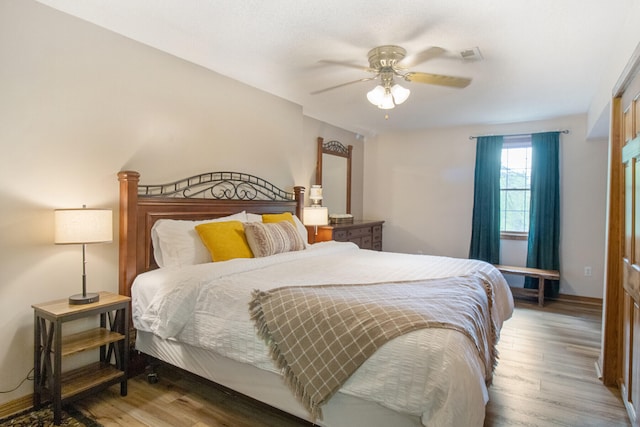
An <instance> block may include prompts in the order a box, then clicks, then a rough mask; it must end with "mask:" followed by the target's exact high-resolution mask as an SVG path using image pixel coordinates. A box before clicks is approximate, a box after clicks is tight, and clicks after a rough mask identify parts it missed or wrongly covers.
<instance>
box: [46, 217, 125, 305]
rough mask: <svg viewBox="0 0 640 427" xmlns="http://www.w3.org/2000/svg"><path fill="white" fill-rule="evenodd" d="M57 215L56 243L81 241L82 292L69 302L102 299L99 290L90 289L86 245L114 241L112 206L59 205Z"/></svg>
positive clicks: (87, 302) (70, 243) (76, 303)
mask: <svg viewBox="0 0 640 427" xmlns="http://www.w3.org/2000/svg"><path fill="white" fill-rule="evenodd" d="M54 218H55V239H54V241H55V244H56V245H77V244H81V245H82V293H81V294H76V295H72V296H70V297H69V304H72V305H78V304H90V303H93V302H97V301H99V299H100V295H99V294H96V293H87V272H86V264H87V260H86V246H87V244H89V243H110V242H112V241H113V215H112V212H111V209H86V208H85V207H83V208H82V209H56V210H55V211H54Z"/></svg>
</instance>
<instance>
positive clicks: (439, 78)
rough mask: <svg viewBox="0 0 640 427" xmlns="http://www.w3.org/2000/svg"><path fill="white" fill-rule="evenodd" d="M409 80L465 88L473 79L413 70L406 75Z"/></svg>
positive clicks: (405, 77)
mask: <svg viewBox="0 0 640 427" xmlns="http://www.w3.org/2000/svg"><path fill="white" fill-rule="evenodd" d="M403 77H404V79H405V80H406V81H408V82H416V83H427V84H430V85H439V86H450V87H458V88H463V87H467V86H469V83H471V79H467V78H464V77H454V76H444V75H442V74H430V73H418V72H415V73H414V72H411V73H407V74H405V75H404V76H403Z"/></svg>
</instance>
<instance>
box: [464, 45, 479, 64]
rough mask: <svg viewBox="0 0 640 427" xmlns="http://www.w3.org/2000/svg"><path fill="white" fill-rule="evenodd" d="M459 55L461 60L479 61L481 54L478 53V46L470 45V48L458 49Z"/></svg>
mask: <svg viewBox="0 0 640 427" xmlns="http://www.w3.org/2000/svg"><path fill="white" fill-rule="evenodd" d="M460 57H461V58H462V60H463V61H468V62H473V61H481V60H482V54H481V53H480V48H479V47H477V46H476V47H472V48H471V49H465V50H462V51H460Z"/></svg>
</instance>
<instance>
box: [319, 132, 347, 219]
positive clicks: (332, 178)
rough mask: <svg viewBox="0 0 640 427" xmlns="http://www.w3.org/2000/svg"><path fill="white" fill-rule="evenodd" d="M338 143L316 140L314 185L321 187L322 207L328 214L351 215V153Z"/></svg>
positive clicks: (321, 139)
mask: <svg viewBox="0 0 640 427" xmlns="http://www.w3.org/2000/svg"><path fill="white" fill-rule="evenodd" d="M352 151H353V146H352V145H349V146H347V147H345V146H344V145H343V144H342V143H341V142H339V141H328V142H326V143H325V142H324V139H323V138H318V159H317V162H316V184H317V185H322V197H323V200H322V205H323V206H326V207H327V208H329V214H344V213H347V214H350V213H351V152H352Z"/></svg>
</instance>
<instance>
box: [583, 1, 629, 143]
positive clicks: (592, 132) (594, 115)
mask: <svg viewBox="0 0 640 427" xmlns="http://www.w3.org/2000/svg"><path fill="white" fill-rule="evenodd" d="M639 19H640V2H634V3H633V4H632V5H631V6H630V7H629V10H628V11H627V13H626V19H625V21H624V22H621V23H620V26H619V27H618V28H619V33H618V34H617V40H616V43H614V44H613V45H612V46H611V49H610V51H609V57H607V58H603V60H604V61H606V64H607V67H606V70H605V72H604V74H603V75H602V78H601V80H600V84H599V85H598V88H597V90H596V92H595V94H594V96H593V99H592V101H591V105H590V107H589V111H588V124H587V135H588V136H589V137H590V138H606V137H608V136H609V122H610V120H609V116H610V108H611V105H610V104H611V97H612V90H613V88H614V86H615V85H616V82H617V81H618V79H619V78H620V75H621V74H622V71H623V70H624V67H625V66H626V65H627V63H628V62H629V59H630V58H631V56H632V54H633V53H634V50H635V49H637V48H638V46H639V42H640V25H638V20H639Z"/></svg>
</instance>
